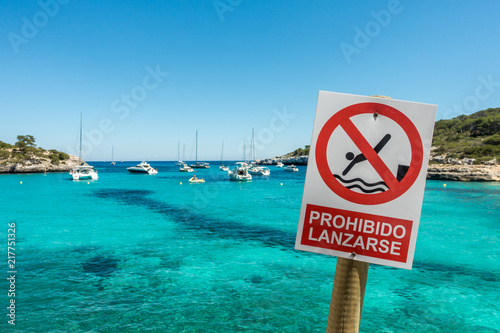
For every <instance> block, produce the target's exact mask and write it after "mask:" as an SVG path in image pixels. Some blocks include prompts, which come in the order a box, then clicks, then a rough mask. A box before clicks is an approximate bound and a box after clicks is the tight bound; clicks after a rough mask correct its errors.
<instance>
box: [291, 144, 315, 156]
mask: <svg viewBox="0 0 500 333" xmlns="http://www.w3.org/2000/svg"><path fill="white" fill-rule="evenodd" d="M309 147H310V146H309V145H306V146H305V148H297V149H295V150H294V151H293V152H291V153H288V154H286V156H287V157H300V156H309Z"/></svg>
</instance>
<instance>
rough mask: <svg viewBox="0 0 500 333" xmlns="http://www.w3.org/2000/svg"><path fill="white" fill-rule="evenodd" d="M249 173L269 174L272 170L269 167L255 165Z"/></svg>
mask: <svg viewBox="0 0 500 333" xmlns="http://www.w3.org/2000/svg"><path fill="white" fill-rule="evenodd" d="M248 173H249V174H251V175H257V176H269V175H270V174H271V170H269V168H267V167H263V166H258V165H254V166H252V167H251V168H250V169H248Z"/></svg>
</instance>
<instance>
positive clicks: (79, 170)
mask: <svg viewBox="0 0 500 333" xmlns="http://www.w3.org/2000/svg"><path fill="white" fill-rule="evenodd" d="M69 174H70V175H71V176H72V177H73V180H84V179H92V180H97V179H99V176H98V175H97V170H94V167H93V166H90V165H80V166H77V167H74V168H73V170H72V171H71V172H70V173H69Z"/></svg>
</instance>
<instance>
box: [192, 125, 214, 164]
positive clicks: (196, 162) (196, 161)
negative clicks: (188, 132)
mask: <svg viewBox="0 0 500 333" xmlns="http://www.w3.org/2000/svg"><path fill="white" fill-rule="evenodd" d="M190 167H191V168H193V169H210V165H209V164H208V163H206V162H198V131H196V160H195V163H194V164H191V165H190Z"/></svg>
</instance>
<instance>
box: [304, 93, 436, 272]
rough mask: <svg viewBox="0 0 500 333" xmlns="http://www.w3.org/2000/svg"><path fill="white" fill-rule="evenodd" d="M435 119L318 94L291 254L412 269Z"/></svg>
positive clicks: (422, 110) (422, 109)
mask: <svg viewBox="0 0 500 333" xmlns="http://www.w3.org/2000/svg"><path fill="white" fill-rule="evenodd" d="M435 115H436V106H434V105H428V104H420V103H412V102H403V101H397V100H391V99H382V98H377V97H365V96H354V95H346V94H337V93H329V92H320V94H319V97H318V106H317V110H316V118H315V123H314V130H313V138H312V142H311V149H310V154H309V164H308V168H307V174H306V182H305V185H304V195H303V199H302V208H301V215H300V220H299V228H298V232H297V240H296V248H297V249H300V250H305V251H311V252H317V253H324V254H330V255H335V256H340V257H346V258H347V257H350V258H354V259H355V260H361V261H366V262H371V263H377V264H383V265H389V266H394V267H401V268H408V269H409V268H411V265H412V261H413V253H414V248H415V242H416V237H417V230H418V222H419V219H420V210H421V206H422V199H423V192H424V186H425V176H426V170H427V163H428V157H429V151H430V146H431V141H432V132H433V128H434V120H435Z"/></svg>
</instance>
